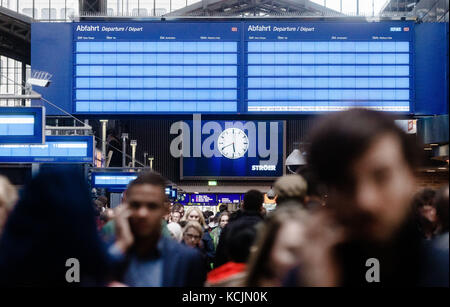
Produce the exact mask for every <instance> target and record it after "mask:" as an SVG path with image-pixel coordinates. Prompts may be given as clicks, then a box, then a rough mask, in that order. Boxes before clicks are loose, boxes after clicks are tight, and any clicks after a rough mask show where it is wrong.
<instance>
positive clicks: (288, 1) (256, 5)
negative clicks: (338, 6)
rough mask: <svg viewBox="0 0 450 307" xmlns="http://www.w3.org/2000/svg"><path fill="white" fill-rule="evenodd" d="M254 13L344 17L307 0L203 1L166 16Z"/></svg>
mask: <svg viewBox="0 0 450 307" xmlns="http://www.w3.org/2000/svg"><path fill="white" fill-rule="evenodd" d="M283 8H284V10H283ZM256 12H264V13H267V12H273V13H276V14H277V15H279V14H287V12H289V15H292V14H294V13H298V14H301V15H305V13H307V14H310V15H311V16H324V15H332V16H345V15H344V14H341V13H339V12H337V11H334V10H331V9H329V8H326V7H324V6H322V5H319V4H316V3H314V2H311V1H309V0H269V1H265V0H261V1H258V0H203V1H199V2H197V3H194V4H192V5H189V6H187V7H184V8H182V9H179V10H176V11H174V12H171V13H170V14H167V15H166V16H195V15H199V16H201V15H211V14H212V15H222V16H232V15H242V14H244V15H245V14H254V13H256Z"/></svg>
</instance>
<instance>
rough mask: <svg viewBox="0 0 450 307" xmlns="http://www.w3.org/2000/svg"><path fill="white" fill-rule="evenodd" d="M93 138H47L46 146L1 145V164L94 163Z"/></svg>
mask: <svg viewBox="0 0 450 307" xmlns="http://www.w3.org/2000/svg"><path fill="white" fill-rule="evenodd" d="M93 144H94V137H93V136H53V135H52V136H50V135H49V136H46V137H45V144H42V145H31V144H20V145H16V144H14V145H12V144H6V145H0V162H1V163H50V162H52V163H92V162H93V160H94V145H93Z"/></svg>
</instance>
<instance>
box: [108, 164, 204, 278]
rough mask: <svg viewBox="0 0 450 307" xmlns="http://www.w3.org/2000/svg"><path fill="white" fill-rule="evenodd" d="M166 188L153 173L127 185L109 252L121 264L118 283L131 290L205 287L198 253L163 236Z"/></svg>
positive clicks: (160, 179)
mask: <svg viewBox="0 0 450 307" xmlns="http://www.w3.org/2000/svg"><path fill="white" fill-rule="evenodd" d="M164 188H165V180H164V178H162V177H161V175H159V174H157V173H154V172H147V173H142V174H141V175H139V177H137V178H136V179H135V180H133V181H132V182H130V184H129V185H128V188H127V191H126V203H124V204H122V205H121V206H120V208H119V209H118V210H117V213H116V214H117V217H116V241H115V244H114V245H113V246H112V247H111V249H110V254H111V255H114V256H115V257H116V259H118V261H119V262H120V265H119V270H118V275H119V276H118V277H119V280H121V281H122V282H123V283H125V284H127V285H129V286H153V287H155V286H156V287H158V286H168V287H171V286H177V287H185V286H202V285H203V283H204V281H205V278H206V271H205V269H204V264H203V260H202V257H201V255H200V254H199V252H197V251H196V250H195V249H191V248H189V247H187V246H184V245H181V244H179V243H177V242H175V241H174V240H172V239H170V238H167V237H165V236H163V235H162V227H161V222H162V219H163V217H164V216H165V215H166V214H167V212H168V207H167V202H166V200H167V199H166V195H165V192H164Z"/></svg>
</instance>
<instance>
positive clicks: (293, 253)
mask: <svg viewBox="0 0 450 307" xmlns="http://www.w3.org/2000/svg"><path fill="white" fill-rule="evenodd" d="M308 217H309V215H308V213H307V212H306V211H305V210H304V209H302V204H293V201H291V202H290V204H285V205H283V206H282V207H277V208H276V209H275V210H274V212H273V213H272V214H271V215H270V216H269V217H268V218H267V219H266V220H265V221H264V223H263V224H262V225H261V229H260V231H259V233H258V238H257V240H256V243H255V245H254V247H253V248H252V253H251V256H250V259H249V261H248V274H247V278H246V281H245V284H246V286H248V287H280V286H282V284H283V281H284V279H285V278H286V275H287V274H288V272H289V271H290V270H291V269H293V268H295V267H296V266H297V265H299V264H300V258H299V257H298V255H299V254H300V251H301V249H302V248H305V223H306V221H307V220H308Z"/></svg>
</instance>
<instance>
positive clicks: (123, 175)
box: [92, 172, 138, 189]
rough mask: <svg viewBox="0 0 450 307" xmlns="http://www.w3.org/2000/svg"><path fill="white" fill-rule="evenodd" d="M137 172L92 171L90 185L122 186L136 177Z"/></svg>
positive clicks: (103, 186)
mask: <svg viewBox="0 0 450 307" xmlns="http://www.w3.org/2000/svg"><path fill="white" fill-rule="evenodd" d="M137 176H138V174H136V173H133V172H114V173H113V172H111V173H105V172H95V173H92V186H93V187H98V188H123V189H125V188H126V187H127V185H128V183H129V182H130V181H132V180H134V179H136V178H137Z"/></svg>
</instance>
